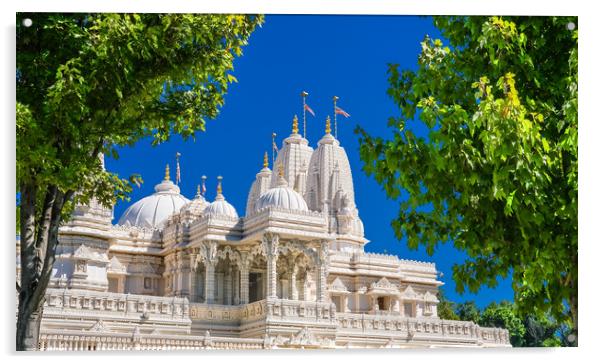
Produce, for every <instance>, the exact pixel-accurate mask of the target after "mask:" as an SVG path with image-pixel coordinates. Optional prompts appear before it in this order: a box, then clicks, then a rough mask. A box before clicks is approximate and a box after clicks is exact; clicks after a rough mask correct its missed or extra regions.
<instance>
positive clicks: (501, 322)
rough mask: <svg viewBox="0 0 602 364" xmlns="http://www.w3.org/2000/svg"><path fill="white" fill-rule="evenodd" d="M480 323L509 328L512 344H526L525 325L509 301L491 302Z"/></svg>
mask: <svg viewBox="0 0 602 364" xmlns="http://www.w3.org/2000/svg"><path fill="white" fill-rule="evenodd" d="M478 324H479V325H481V326H489V327H500V328H504V329H507V330H508V333H509V335H510V343H511V344H512V346H524V343H525V339H524V336H525V332H526V330H525V325H524V324H523V321H522V320H521V318H520V317H519V316H518V315H517V314H516V311H515V308H514V307H513V305H512V304H511V303H509V302H504V301H502V302H501V303H499V304H497V303H495V302H493V303H491V304H490V305H489V306H487V307H486V308H485V310H483V313H482V315H481V317H480V318H479V321H478Z"/></svg>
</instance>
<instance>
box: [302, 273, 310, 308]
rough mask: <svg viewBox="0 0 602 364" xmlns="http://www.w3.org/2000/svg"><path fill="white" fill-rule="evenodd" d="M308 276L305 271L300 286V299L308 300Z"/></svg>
mask: <svg viewBox="0 0 602 364" xmlns="http://www.w3.org/2000/svg"><path fill="white" fill-rule="evenodd" d="M308 276H309V273H308V272H305V276H304V277H303V287H302V288H301V295H302V296H303V297H301V300H303V301H308V300H309V287H308V286H309V280H308Z"/></svg>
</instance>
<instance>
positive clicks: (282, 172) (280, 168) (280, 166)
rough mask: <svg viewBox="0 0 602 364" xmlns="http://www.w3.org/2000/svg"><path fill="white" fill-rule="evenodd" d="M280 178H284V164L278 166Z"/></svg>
mask: <svg viewBox="0 0 602 364" xmlns="http://www.w3.org/2000/svg"><path fill="white" fill-rule="evenodd" d="M278 176H279V177H284V168H282V163H279V164H278Z"/></svg>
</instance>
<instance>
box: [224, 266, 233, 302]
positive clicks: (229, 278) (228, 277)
mask: <svg viewBox="0 0 602 364" xmlns="http://www.w3.org/2000/svg"><path fill="white" fill-rule="evenodd" d="M224 284H225V285H226V287H225V294H226V297H224V302H225V304H226V305H231V304H232V267H231V266H230V267H228V271H227V272H226V278H225V282H224Z"/></svg>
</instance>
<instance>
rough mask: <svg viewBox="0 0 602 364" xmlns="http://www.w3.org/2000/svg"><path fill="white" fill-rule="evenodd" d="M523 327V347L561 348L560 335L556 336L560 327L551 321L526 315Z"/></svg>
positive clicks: (547, 318)
mask: <svg viewBox="0 0 602 364" xmlns="http://www.w3.org/2000/svg"><path fill="white" fill-rule="evenodd" d="M523 325H524V326H525V335H524V342H523V344H524V346H532V347H539V346H563V343H562V340H561V337H560V335H557V333H559V332H560V330H561V327H560V325H559V324H558V323H557V322H556V321H554V320H553V319H551V318H549V317H543V318H539V317H536V316H535V315H527V316H526V317H525V318H524V320H523ZM567 346H568V345H567Z"/></svg>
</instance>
